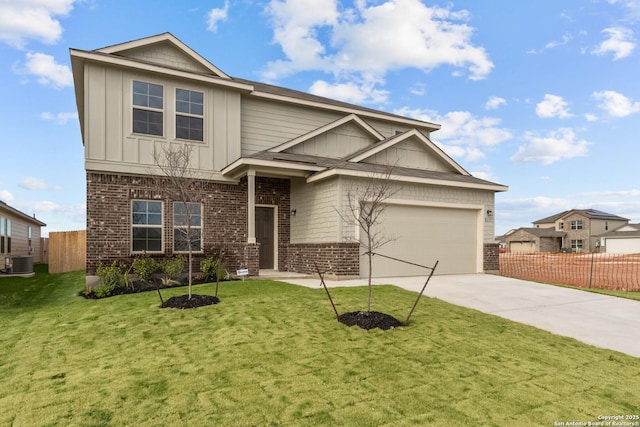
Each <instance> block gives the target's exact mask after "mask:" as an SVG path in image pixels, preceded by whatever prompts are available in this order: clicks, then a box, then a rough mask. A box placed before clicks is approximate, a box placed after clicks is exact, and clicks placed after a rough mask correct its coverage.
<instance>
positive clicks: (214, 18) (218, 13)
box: [207, 0, 229, 33]
mask: <svg viewBox="0 0 640 427" xmlns="http://www.w3.org/2000/svg"><path fill="white" fill-rule="evenodd" d="M228 12H229V0H225V2H224V7H223V8H214V9H211V10H210V11H209V13H208V14H207V30H209V31H211V32H213V33H215V32H216V31H218V23H219V22H222V21H226V20H227V14H228Z"/></svg>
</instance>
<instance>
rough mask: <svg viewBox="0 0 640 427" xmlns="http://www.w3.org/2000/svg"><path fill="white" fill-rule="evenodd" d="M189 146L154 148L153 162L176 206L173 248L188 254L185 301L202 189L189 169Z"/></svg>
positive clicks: (198, 245) (199, 239)
mask: <svg viewBox="0 0 640 427" xmlns="http://www.w3.org/2000/svg"><path fill="white" fill-rule="evenodd" d="M192 152H193V146H191V145H187V144H182V145H176V146H169V147H168V148H163V149H162V150H160V151H156V150H155V149H154V152H153V159H154V162H155V164H156V165H157V166H158V167H159V168H160V170H161V171H162V173H163V174H164V176H163V177H162V178H160V179H159V181H160V182H158V184H159V185H161V186H162V187H163V189H164V190H165V192H166V193H167V194H168V195H169V198H170V199H171V200H173V201H174V203H175V202H177V203H178V204H177V205H175V208H174V212H173V214H174V224H175V225H176V227H174V248H176V249H179V250H181V251H186V252H187V253H188V261H187V263H188V273H187V274H188V284H189V299H191V296H192V284H193V280H192V275H193V250H194V247H195V248H196V249H197V250H198V251H199V250H200V248H201V245H202V235H201V230H202V228H201V226H202V222H201V221H202V217H201V212H200V210H199V209H200V199H201V198H202V194H203V189H202V185H201V184H200V181H199V180H198V179H197V176H196V173H195V172H194V170H193V169H192V168H191V155H192Z"/></svg>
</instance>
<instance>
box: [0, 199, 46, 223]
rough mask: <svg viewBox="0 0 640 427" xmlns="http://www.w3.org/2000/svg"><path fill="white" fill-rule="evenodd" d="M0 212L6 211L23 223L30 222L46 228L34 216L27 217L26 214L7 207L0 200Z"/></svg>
mask: <svg viewBox="0 0 640 427" xmlns="http://www.w3.org/2000/svg"><path fill="white" fill-rule="evenodd" d="M0 210H4V211H7V212H10V213H12V214H14V215H16V216H17V217H20V218H21V219H23V220H24V221H26V222H30V223H32V224H36V225H38V226H40V227H46V225H47V224H45V223H44V222H42V221H40V220H39V219H36V215H35V214H33V216H29V215H27V214H26V213H24V212H21V211H19V210H18V209H16V208H13V207H11V206H9V205H8V204H6V203H5V202H3V201H2V200H0Z"/></svg>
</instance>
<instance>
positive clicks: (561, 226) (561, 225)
mask: <svg viewBox="0 0 640 427" xmlns="http://www.w3.org/2000/svg"><path fill="white" fill-rule="evenodd" d="M558 228H560V230H564V222H562V221H560V223H559V224H558Z"/></svg>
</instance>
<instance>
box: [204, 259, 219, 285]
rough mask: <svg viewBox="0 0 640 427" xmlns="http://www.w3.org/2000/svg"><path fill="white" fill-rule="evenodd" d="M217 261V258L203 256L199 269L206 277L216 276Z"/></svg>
mask: <svg viewBox="0 0 640 427" xmlns="http://www.w3.org/2000/svg"><path fill="white" fill-rule="evenodd" d="M219 262H220V260H219V259H216V258H214V257H212V256H210V257H209V258H205V259H203V260H202V261H200V270H201V271H202V272H203V273H204V274H205V275H206V276H207V278H209V279H213V278H214V277H215V276H216V271H217V269H218V263H219Z"/></svg>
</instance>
